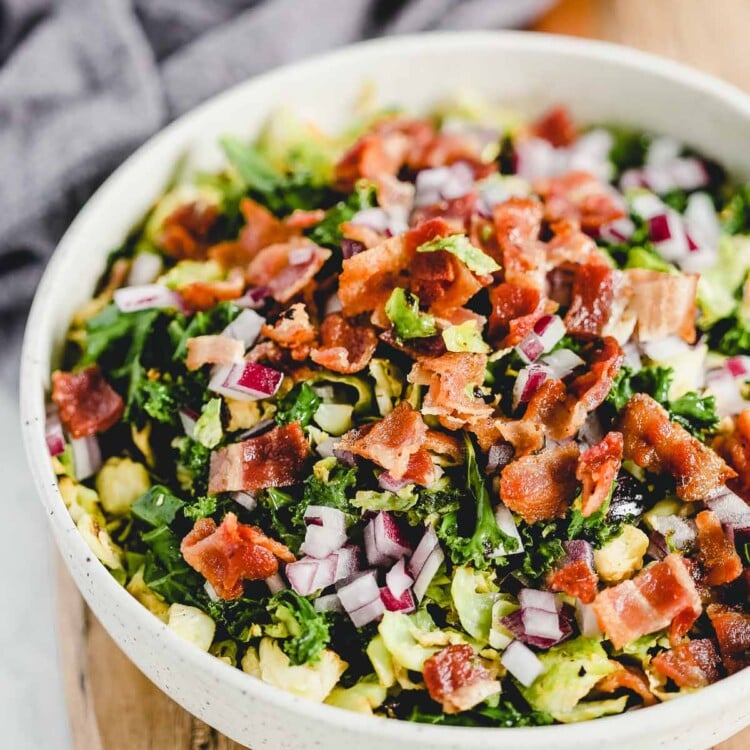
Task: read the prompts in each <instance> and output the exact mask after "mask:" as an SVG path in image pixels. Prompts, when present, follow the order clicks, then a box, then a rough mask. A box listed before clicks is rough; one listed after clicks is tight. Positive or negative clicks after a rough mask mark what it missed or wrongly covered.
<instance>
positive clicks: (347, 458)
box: [333, 448, 357, 468]
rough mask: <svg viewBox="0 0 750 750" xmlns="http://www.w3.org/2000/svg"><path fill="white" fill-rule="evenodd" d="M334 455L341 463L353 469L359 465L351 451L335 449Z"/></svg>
mask: <svg viewBox="0 0 750 750" xmlns="http://www.w3.org/2000/svg"><path fill="white" fill-rule="evenodd" d="M333 455H334V456H335V457H336V458H337V459H338V460H339V461H341V463H342V464H346V465H347V466H351V467H352V468H353V467H355V466H356V465H357V459H356V457H355V455H354V454H353V453H352V452H351V451H347V450H344V449H342V448H334V449H333Z"/></svg>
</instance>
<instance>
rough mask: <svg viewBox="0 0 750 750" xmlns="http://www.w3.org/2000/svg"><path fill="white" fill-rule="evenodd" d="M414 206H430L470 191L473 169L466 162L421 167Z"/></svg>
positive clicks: (472, 183)
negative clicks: (430, 167)
mask: <svg viewBox="0 0 750 750" xmlns="http://www.w3.org/2000/svg"><path fill="white" fill-rule="evenodd" d="M415 185H416V194H415V197H414V205H415V206H430V205H433V204H435V203H439V202H440V201H441V200H455V199H456V198H461V197H462V196H464V195H466V194H467V193H469V192H471V189H472V188H473V187H474V171H473V170H472V169H471V167H470V166H469V165H468V164H467V163H466V162H462V161H459V162H456V163H455V164H452V165H451V166H450V167H435V168H434V169H423V170H421V171H420V172H419V174H418V175H417V179H416V183H415Z"/></svg>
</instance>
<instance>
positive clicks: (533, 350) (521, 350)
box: [516, 331, 544, 365]
mask: <svg viewBox="0 0 750 750" xmlns="http://www.w3.org/2000/svg"><path fill="white" fill-rule="evenodd" d="M516 351H517V352H518V355H519V356H520V357H521V359H522V360H523V361H524V362H525V363H526V364H527V365H530V364H531V363H532V362H535V361H536V360H537V359H539V357H541V356H542V354H544V344H543V343H542V340H541V339H540V338H539V336H537V335H536V334H535V333H534V332H533V331H532V332H530V333H527V334H526V335H525V336H524V337H523V339H522V340H521V341H520V343H519V344H518V345H517V346H516Z"/></svg>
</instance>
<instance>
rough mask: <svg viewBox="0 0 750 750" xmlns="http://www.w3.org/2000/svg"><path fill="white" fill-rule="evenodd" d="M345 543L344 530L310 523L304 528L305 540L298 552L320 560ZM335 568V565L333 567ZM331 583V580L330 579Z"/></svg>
mask: <svg viewBox="0 0 750 750" xmlns="http://www.w3.org/2000/svg"><path fill="white" fill-rule="evenodd" d="M345 543H346V531H344V530H339V529H337V528H333V527H331V526H316V525H315V524H310V525H309V526H308V527H307V529H306V530H305V541H304V542H302V546H301V547H300V552H302V553H303V554H305V555H309V556H310V557H314V558H315V559H317V560H322V559H324V558H326V557H328V556H329V555H330V554H332V553H333V552H335V551H336V550H337V549H339V548H340V547H342V546H343V545H344V544H345ZM334 570H335V567H334ZM331 583H333V581H331Z"/></svg>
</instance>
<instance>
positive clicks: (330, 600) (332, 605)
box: [313, 594, 344, 612]
mask: <svg viewBox="0 0 750 750" xmlns="http://www.w3.org/2000/svg"><path fill="white" fill-rule="evenodd" d="M313 607H314V608H315V611H316V612H343V611H344V607H343V605H342V604H341V600H340V599H339V595H338V594H325V595H324V596H319V597H318V598H317V599H316V600H315V601H314V602H313Z"/></svg>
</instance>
